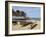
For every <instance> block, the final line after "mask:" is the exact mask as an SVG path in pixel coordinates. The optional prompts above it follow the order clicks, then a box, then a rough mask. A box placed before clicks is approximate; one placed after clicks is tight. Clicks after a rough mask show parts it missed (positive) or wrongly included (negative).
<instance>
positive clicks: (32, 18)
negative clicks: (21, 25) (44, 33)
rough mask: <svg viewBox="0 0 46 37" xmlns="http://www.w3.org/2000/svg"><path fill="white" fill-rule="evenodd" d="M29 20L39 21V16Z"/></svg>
mask: <svg viewBox="0 0 46 37" xmlns="http://www.w3.org/2000/svg"><path fill="white" fill-rule="evenodd" d="M31 20H38V21H40V18H32V19H31Z"/></svg>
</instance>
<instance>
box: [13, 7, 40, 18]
mask: <svg viewBox="0 0 46 37" xmlns="http://www.w3.org/2000/svg"><path fill="white" fill-rule="evenodd" d="M13 10H14V11H16V10H20V11H24V12H25V13H26V16H27V17H32V18H40V7H22V6H13Z"/></svg>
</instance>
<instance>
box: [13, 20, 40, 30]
mask: <svg viewBox="0 0 46 37" xmlns="http://www.w3.org/2000/svg"><path fill="white" fill-rule="evenodd" d="M31 21H32V22H33V24H28V25H26V26H25V25H24V26H23V24H25V23H23V22H17V24H16V23H12V30H27V29H30V30H31V28H32V27H33V26H34V25H35V24H37V25H36V26H35V27H34V28H32V29H33V30H34V29H36V30H38V29H40V21H39V20H37V21H36V20H31ZM20 23H21V24H22V25H21V24H20Z"/></svg>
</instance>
